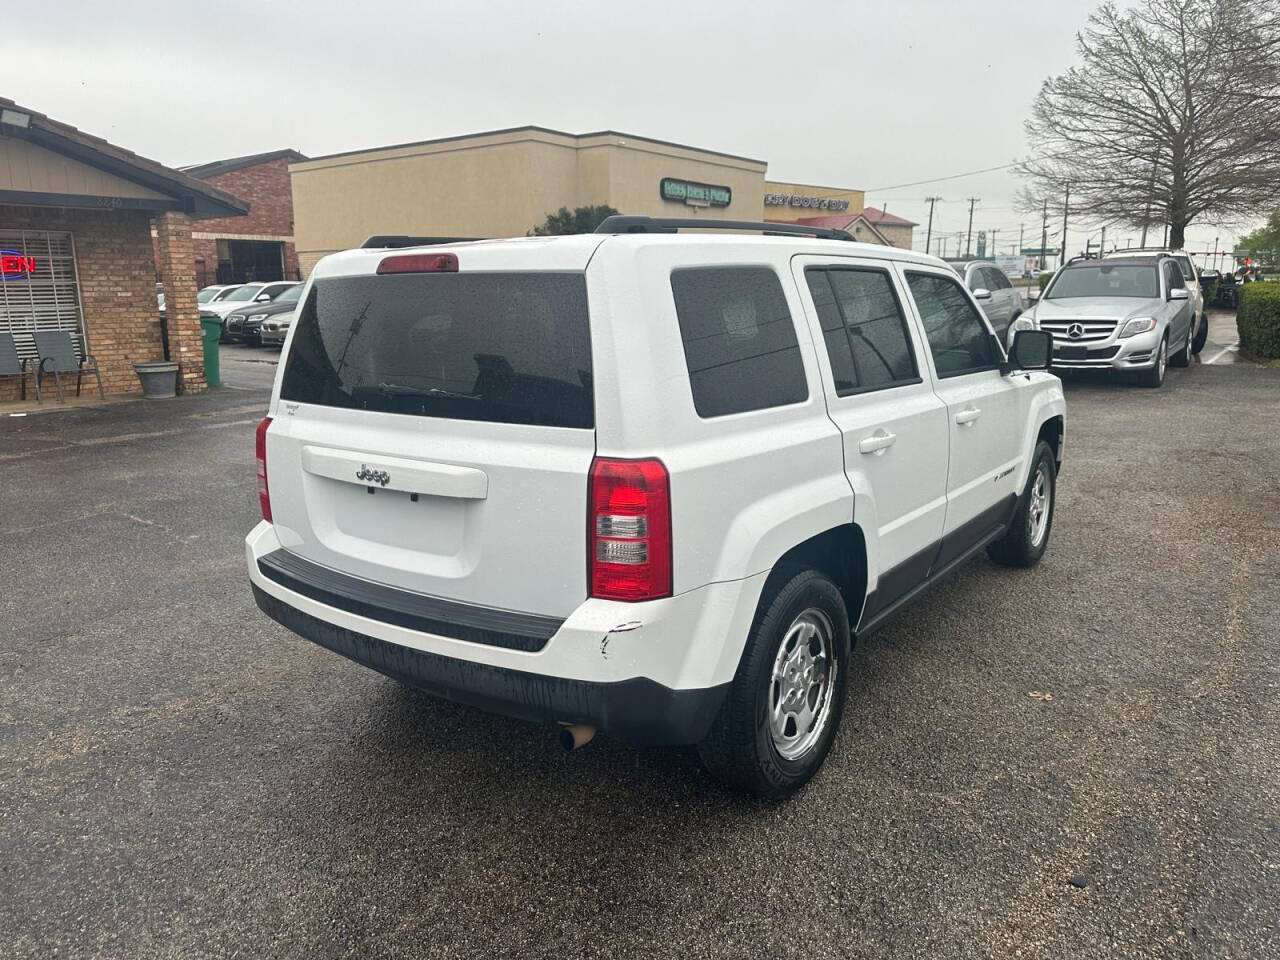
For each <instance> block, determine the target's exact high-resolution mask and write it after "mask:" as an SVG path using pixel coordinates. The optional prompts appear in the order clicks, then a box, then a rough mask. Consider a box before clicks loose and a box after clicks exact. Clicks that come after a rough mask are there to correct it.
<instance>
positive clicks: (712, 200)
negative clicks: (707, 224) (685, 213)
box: [659, 177, 733, 207]
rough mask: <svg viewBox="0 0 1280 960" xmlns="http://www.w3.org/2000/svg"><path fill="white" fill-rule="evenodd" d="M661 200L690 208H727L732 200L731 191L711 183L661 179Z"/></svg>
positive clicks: (669, 178)
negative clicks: (671, 201)
mask: <svg viewBox="0 0 1280 960" xmlns="http://www.w3.org/2000/svg"><path fill="white" fill-rule="evenodd" d="M659 186H660V188H661V191H662V199H663V200H674V201H675V202H676V203H687V204H688V205H689V206H691V207H727V206H728V205H729V202H730V201H731V200H733V191H732V190H730V189H729V188H728V187H719V186H716V185H715V184H711V183H694V182H692V181H690V180H676V179H675V178H674V177H663V178H662V182H661V184H660V185H659Z"/></svg>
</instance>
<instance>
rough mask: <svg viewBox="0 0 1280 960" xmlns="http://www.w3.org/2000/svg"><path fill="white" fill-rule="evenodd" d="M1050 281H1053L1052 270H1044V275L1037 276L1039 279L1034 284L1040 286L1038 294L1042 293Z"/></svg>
mask: <svg viewBox="0 0 1280 960" xmlns="http://www.w3.org/2000/svg"><path fill="white" fill-rule="evenodd" d="M1052 279H1053V271H1052V270H1046V271H1045V272H1044V273H1042V274H1040V276H1039V278H1038V279H1037V280H1036V282H1037V283H1039V284H1040V292H1041V293H1044V288H1045V287H1047V286H1048V285H1049V281H1050V280H1052Z"/></svg>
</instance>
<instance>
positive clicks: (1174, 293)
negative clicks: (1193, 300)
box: [1169, 287, 1191, 300]
mask: <svg viewBox="0 0 1280 960" xmlns="http://www.w3.org/2000/svg"><path fill="white" fill-rule="evenodd" d="M1190 296H1191V294H1190V293H1188V292H1187V288H1186V287H1174V288H1173V289H1172V290H1170V291H1169V299H1170V300H1186V299H1188V298H1189V297H1190Z"/></svg>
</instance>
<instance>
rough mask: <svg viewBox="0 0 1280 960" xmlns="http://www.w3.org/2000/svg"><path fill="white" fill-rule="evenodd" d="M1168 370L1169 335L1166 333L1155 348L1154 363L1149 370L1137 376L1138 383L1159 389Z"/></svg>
mask: <svg viewBox="0 0 1280 960" xmlns="http://www.w3.org/2000/svg"><path fill="white" fill-rule="evenodd" d="M1168 369H1169V335H1168V334H1167V333H1166V334H1165V335H1164V337H1163V338H1161V340H1160V346H1159V347H1157V348H1156V362H1155V363H1153V364H1152V365H1151V369H1150V370H1143V371H1142V372H1141V373H1140V374H1138V383H1140V384H1141V385H1142V386H1144V387H1159V386H1161V385H1162V384H1163V383H1164V375H1165V372H1166V371H1167V370H1168Z"/></svg>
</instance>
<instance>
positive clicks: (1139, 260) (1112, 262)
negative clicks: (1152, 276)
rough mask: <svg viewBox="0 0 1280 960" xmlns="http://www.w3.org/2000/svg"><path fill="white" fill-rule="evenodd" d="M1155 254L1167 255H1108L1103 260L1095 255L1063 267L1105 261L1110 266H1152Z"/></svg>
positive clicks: (1091, 265) (1090, 264)
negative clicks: (1089, 258)
mask: <svg viewBox="0 0 1280 960" xmlns="http://www.w3.org/2000/svg"><path fill="white" fill-rule="evenodd" d="M1153 256H1155V257H1161V256H1166V254H1142V255H1138V256H1131V257H1115V256H1108V257H1103V258H1102V260H1099V259H1098V258H1097V257H1094V258H1093V259H1091V260H1077V261H1075V262H1074V263H1068V264H1067V265H1066V266H1065V267H1063V269H1064V270H1070V269H1072V268H1073V267H1096V266H1099V265H1100V264H1102V263H1103V262H1104V261H1105V262H1106V265H1107V266H1109V267H1150V266H1154V264H1152V262H1151V261H1152V257H1153Z"/></svg>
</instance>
